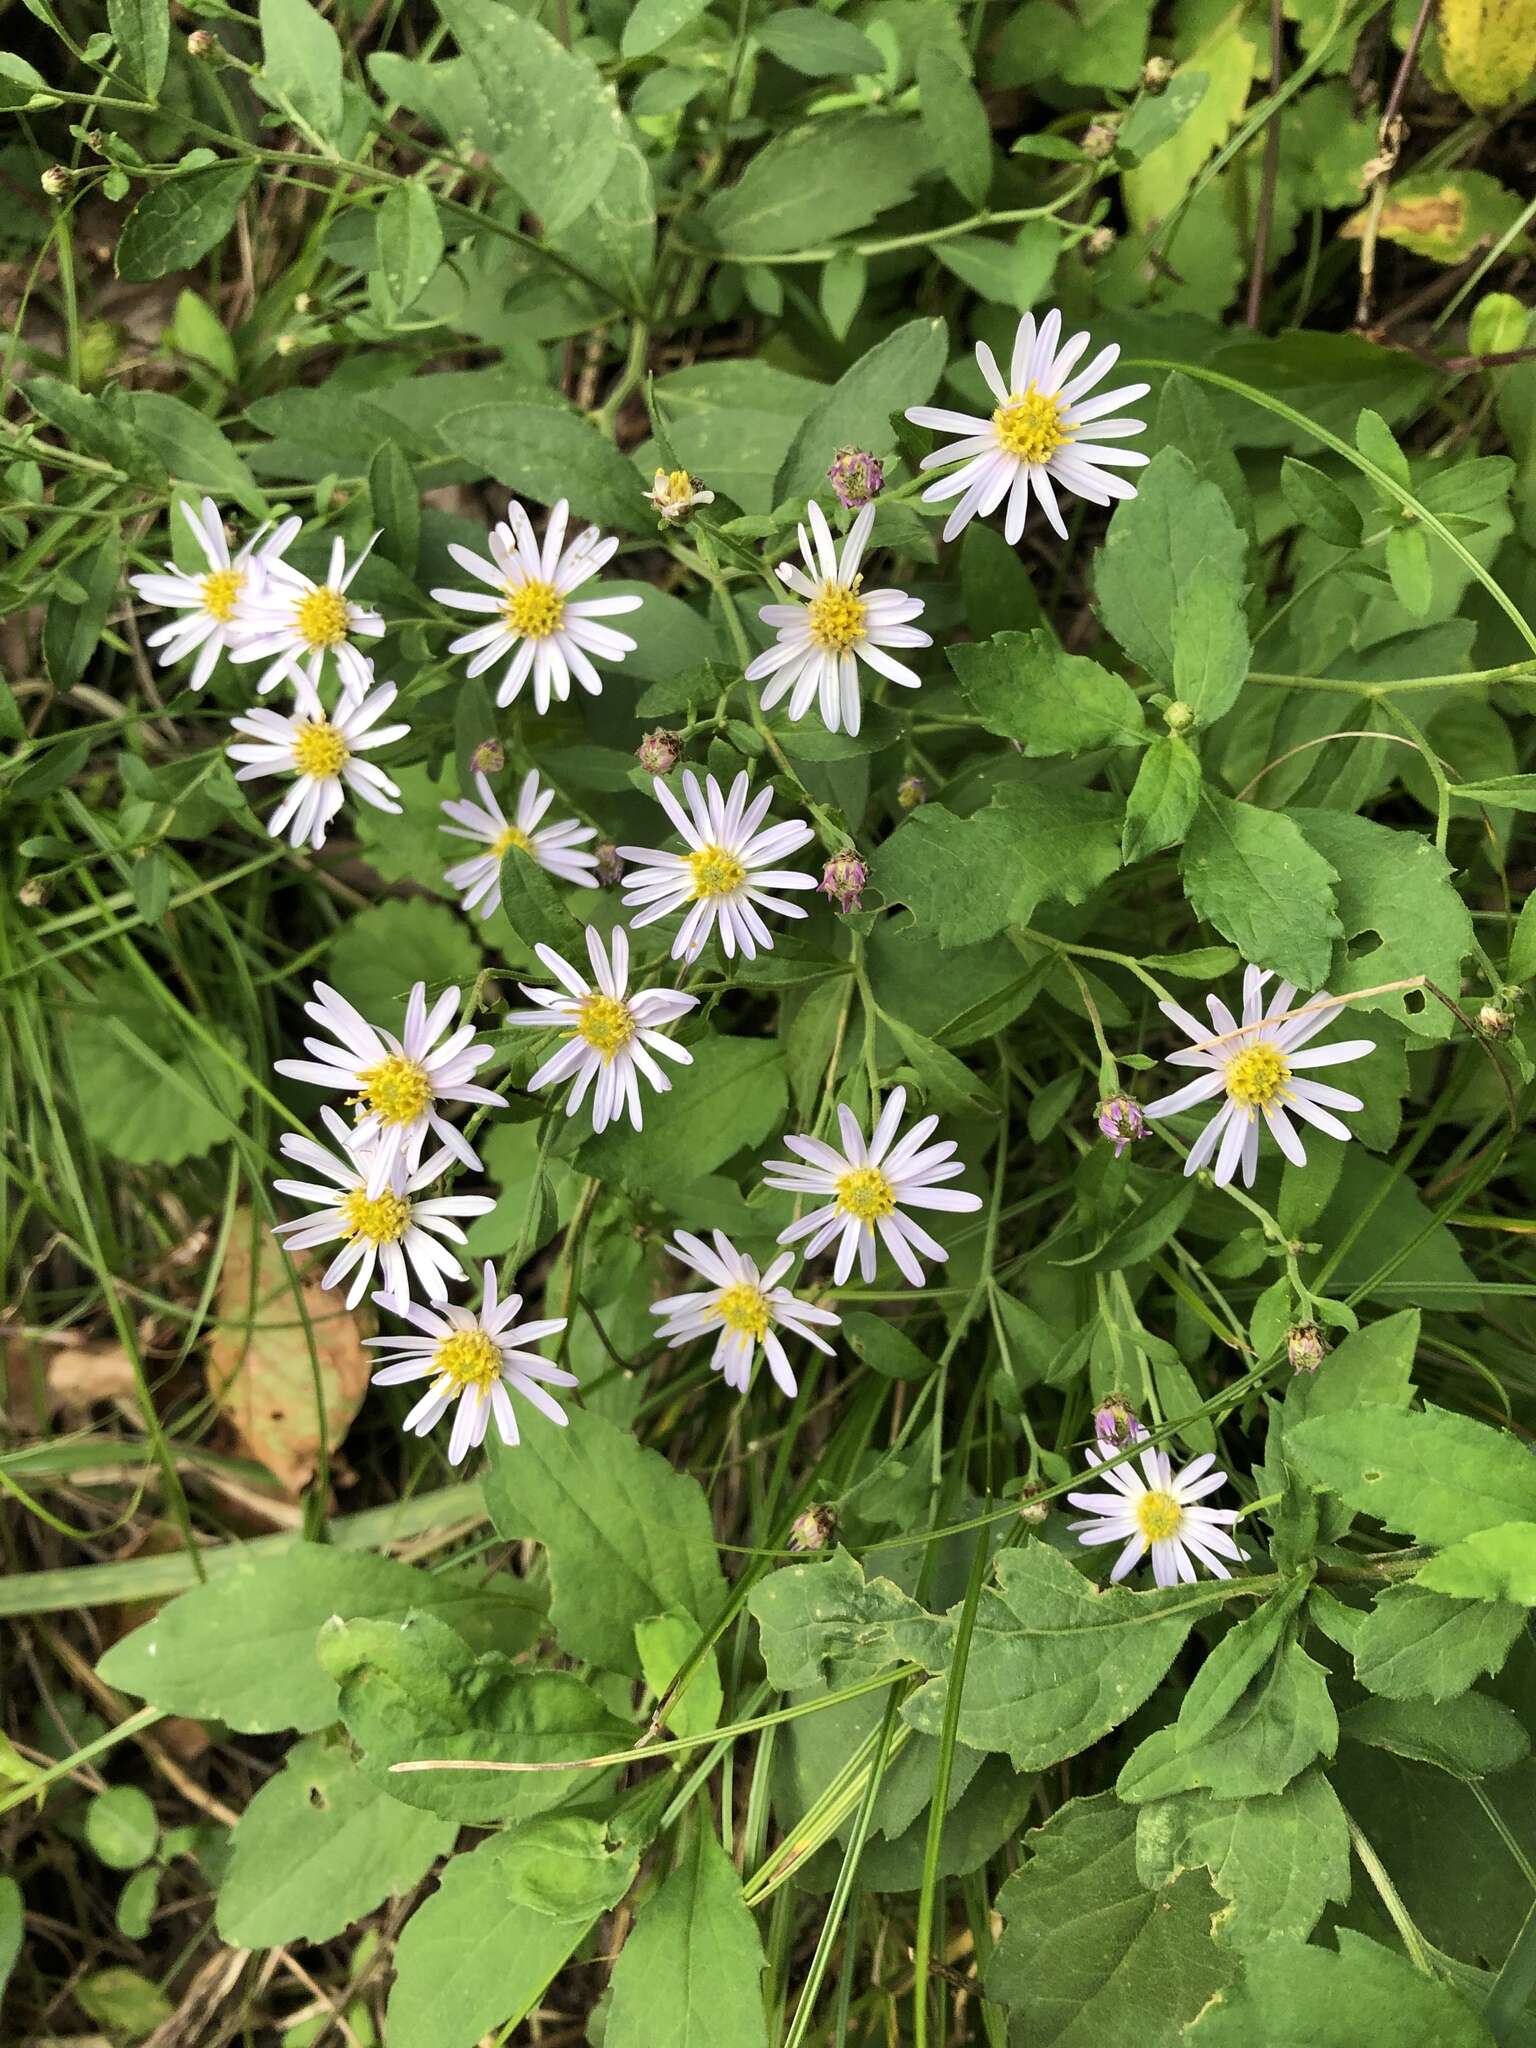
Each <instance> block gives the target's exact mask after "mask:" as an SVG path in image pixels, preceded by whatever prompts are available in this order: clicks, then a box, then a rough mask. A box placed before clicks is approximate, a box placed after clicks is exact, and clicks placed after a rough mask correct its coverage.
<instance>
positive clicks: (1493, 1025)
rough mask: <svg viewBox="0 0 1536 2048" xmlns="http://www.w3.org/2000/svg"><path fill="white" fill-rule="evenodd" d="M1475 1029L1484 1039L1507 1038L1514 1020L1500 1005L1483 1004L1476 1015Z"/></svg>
mask: <svg viewBox="0 0 1536 2048" xmlns="http://www.w3.org/2000/svg"><path fill="white" fill-rule="evenodd" d="M1477 1028H1478V1030H1479V1031H1481V1032H1482V1034H1483V1036H1484V1038H1508V1036H1509V1034H1510V1033H1511V1032H1512V1031H1513V1030H1514V1028H1515V1020H1514V1018H1513V1017H1512V1016H1511V1015H1510V1013H1509V1011H1508V1010H1506V1009H1505V1008H1504V1006H1503V1005H1502V1004H1501V1003H1484V1005H1483V1007H1482V1008H1481V1009H1480V1010H1479V1011H1478V1013H1477Z"/></svg>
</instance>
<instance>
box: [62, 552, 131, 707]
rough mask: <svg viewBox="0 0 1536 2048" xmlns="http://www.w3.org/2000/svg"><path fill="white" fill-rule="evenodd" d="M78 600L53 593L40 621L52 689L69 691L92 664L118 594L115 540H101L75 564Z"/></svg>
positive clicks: (118, 561)
mask: <svg viewBox="0 0 1536 2048" xmlns="http://www.w3.org/2000/svg"><path fill="white" fill-rule="evenodd" d="M76 566H77V569H78V575H77V578H76V581H77V583H78V586H79V589H80V592H81V601H80V602H79V603H74V602H72V601H71V600H70V599H68V598H66V597H65V596H64V594H63V593H62V592H61V591H60V592H56V593H55V595H54V596H53V597H52V598H51V599H50V600H49V604H48V615H47V617H46V618H45V620H44V621H43V659H44V661H45V662H46V663H47V667H48V674H49V677H50V678H51V680H52V682H53V684H54V686H55V688H57V689H58V690H60V691H64V690H72V689H73V688H74V686H75V684H76V683H78V682H79V681H80V680H81V679H82V678H83V676H84V675H85V672H86V670H87V669H88V668H89V667H90V665H91V657H92V655H94V654H95V652H96V649H97V647H98V646H99V645H100V642H101V635H102V630H103V628H104V627H105V625H106V623H107V613H108V611H109V610H110V609H111V607H112V604H113V602H114V600H115V599H116V597H117V595H118V579H119V576H120V574H121V570H122V557H121V555H120V554H119V553H118V545H117V542H116V541H115V540H104V541H101V542H99V543H98V544H97V546H96V547H94V548H92V549H91V551H90V553H89V554H88V555H86V556H85V557H84V558H83V559H82V560H81V561H80V562H79V563H78V564H77V565H76Z"/></svg>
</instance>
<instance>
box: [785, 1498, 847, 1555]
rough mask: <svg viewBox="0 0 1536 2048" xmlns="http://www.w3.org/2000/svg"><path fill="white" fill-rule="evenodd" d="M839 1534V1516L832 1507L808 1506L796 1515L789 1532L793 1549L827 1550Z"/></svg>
mask: <svg viewBox="0 0 1536 2048" xmlns="http://www.w3.org/2000/svg"><path fill="white" fill-rule="evenodd" d="M836 1534H837V1516H836V1514H835V1513H834V1511H833V1510H832V1509H831V1508H823V1507H814V1508H807V1509H806V1510H805V1512H804V1514H802V1515H796V1517H795V1525H794V1527H793V1528H792V1529H791V1530H790V1532H789V1547H790V1549H791V1550H825V1549H826V1547H827V1545H828V1544H829V1543H830V1542H831V1541H832V1538H833V1537H834V1536H835V1535H836Z"/></svg>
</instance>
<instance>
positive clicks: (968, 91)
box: [917, 42, 993, 209]
mask: <svg viewBox="0 0 1536 2048" xmlns="http://www.w3.org/2000/svg"><path fill="white" fill-rule="evenodd" d="M917 94H918V108H919V112H920V114H921V116H922V123H923V132H924V134H925V135H926V136H927V138H928V144H929V147H930V148H931V149H932V151H933V154H934V158H935V160H936V161H937V162H938V163H940V164H942V165H943V167H944V175H945V177H946V178H948V180H949V182H950V183H951V184H952V185H953V186H954V188H955V190H956V191H957V192H958V193H959V194H960V196H961V198H962V199H966V200H968V201H969V202H970V204H971V205H972V206H973V207H976V208H978V209H979V208H981V207H984V206H985V205H986V201H987V193H988V190H989V189H990V187H991V184H992V164H993V156H992V129H991V125H990V123H989V122H988V120H987V110H986V108H985V107H984V106H983V105H982V103H981V96H980V94H979V93H978V92H977V90H976V88H975V86H974V85H973V84H972V83H971V80H970V78H969V76H968V75H967V74H966V72H965V71H964V70H963V69H962V67H961V66H960V65H959V64H957V63H956V62H955V60H954V58H953V57H952V56H951V55H950V54H949V52H948V51H947V50H946V49H945V48H944V46H943V44H942V43H938V42H930V43H925V44H924V45H923V47H922V48H921V50H920V51H919V52H918V58H917Z"/></svg>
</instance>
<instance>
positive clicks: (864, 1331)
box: [838, 1296, 1008, 1380]
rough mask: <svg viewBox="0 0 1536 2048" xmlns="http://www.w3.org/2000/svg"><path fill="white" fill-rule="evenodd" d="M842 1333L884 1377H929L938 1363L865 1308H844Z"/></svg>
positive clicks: (859, 1356) (852, 1348)
mask: <svg viewBox="0 0 1536 2048" xmlns="http://www.w3.org/2000/svg"><path fill="white" fill-rule="evenodd" d="M1003 1298H1004V1299H1005V1300H1006V1299H1007V1298H1008V1297H1006V1296H1004V1297H1003ZM838 1336H839V1337H840V1338H841V1339H842V1341H843V1343H845V1344H846V1345H847V1346H848V1348H849V1350H850V1351H851V1352H852V1353H853V1355H854V1357H855V1358H857V1359H858V1360H859V1361H860V1362H861V1363H862V1364H864V1365H867V1366H868V1367H869V1369H870V1371H871V1372H877V1373H879V1374H880V1376H881V1377H882V1378H883V1379H888V1380H925V1379H927V1378H928V1377H929V1376H930V1374H932V1373H933V1372H934V1371H935V1369H936V1367H937V1360H936V1359H933V1358H929V1357H928V1356H927V1355H926V1353H924V1352H922V1351H919V1350H918V1348H917V1346H916V1345H915V1344H914V1343H913V1342H912V1339H911V1338H910V1337H907V1336H904V1335H903V1334H902V1332H901V1331H900V1330H898V1329H897V1328H896V1326H895V1324H894V1323H888V1322H887V1321H886V1319H885V1317H884V1316H876V1315H871V1314H869V1313H868V1311H867V1310H864V1309H846V1310H845V1311H844V1314H843V1324H842V1328H841V1329H840V1330H839V1331H838Z"/></svg>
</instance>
